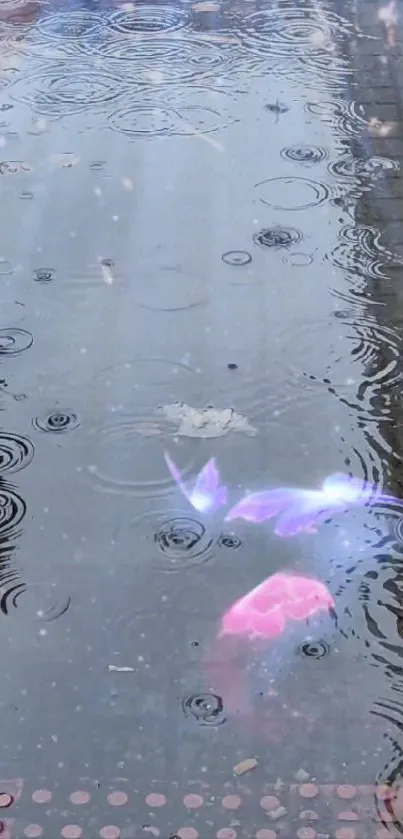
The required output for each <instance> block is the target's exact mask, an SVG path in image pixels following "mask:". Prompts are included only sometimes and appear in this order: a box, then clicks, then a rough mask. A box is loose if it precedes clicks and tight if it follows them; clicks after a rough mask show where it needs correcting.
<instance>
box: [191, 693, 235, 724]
mask: <svg viewBox="0 0 403 839" xmlns="http://www.w3.org/2000/svg"><path fill="white" fill-rule="evenodd" d="M182 711H183V713H184V714H185V717H193V718H194V719H195V720H196V722H197V723H198V724H199V725H207V726H216V725H222V724H223V723H224V722H225V720H226V717H225V713H224V703H223V701H222V699H221V696H218V694H216V693H198V694H192V695H191V696H187V697H185V699H183V700H182Z"/></svg>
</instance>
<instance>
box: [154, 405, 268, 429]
mask: <svg viewBox="0 0 403 839" xmlns="http://www.w3.org/2000/svg"><path fill="white" fill-rule="evenodd" d="M160 410H162V412H163V414H164V415H165V417H166V418H167V419H168V420H172V421H173V422H177V423H178V428H177V430H176V434H178V435H179V436H180V437H223V436H224V435H225V434H229V432H230V431H234V432H242V433H243V434H247V435H248V436H250V437H254V436H255V435H256V434H257V429H256V428H254V426H253V425H251V424H250V422H249V420H248V418H247V417H244V416H243V415H242V414H238V413H237V412H236V411H234V409H233V408H222V409H220V408H213V407H212V406H211V405H209V406H208V407H207V408H192V406H191V405H187V404H186V402H173V403H172V404H171V405H164V406H163V407H162V408H161V409H160Z"/></svg>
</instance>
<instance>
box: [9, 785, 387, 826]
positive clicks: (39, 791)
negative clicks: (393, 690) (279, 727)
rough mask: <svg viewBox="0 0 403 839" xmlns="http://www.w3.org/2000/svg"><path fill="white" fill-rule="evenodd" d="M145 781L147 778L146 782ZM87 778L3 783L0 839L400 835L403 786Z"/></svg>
mask: <svg viewBox="0 0 403 839" xmlns="http://www.w3.org/2000/svg"><path fill="white" fill-rule="evenodd" d="M142 786H143V783H142ZM256 789H257V788H256V787H255V788H254V790H253V792H252V790H251V788H250V787H248V779H247V777H242V778H239V779H236V780H234V781H231V782H228V783H225V784H223V785H222V787H221V789H216V788H214V787H213V786H212V785H209V784H208V783H205V782H204V781H198V782H196V781H194V782H190V783H189V784H188V785H187V786H186V788H184V787H181V785H179V784H178V783H175V782H174V781H172V782H171V783H167V782H161V783H160V782H157V781H153V782H152V783H151V784H148V788H147V786H146V785H145V784H144V789H143V790H142V791H140V789H139V782H138V779H137V782H136V781H134V782H133V781H129V780H128V779H124V778H119V779H116V780H115V781H114V782H111V783H110V784H109V785H104V784H102V785H101V784H100V783H99V782H95V781H91V780H90V779H88V778H87V779H83V778H81V779H80V783H79V784H77V788H76V789H71V790H62V789H61V786H60V785H58V786H57V787H55V789H52V788H51V786H50V785H49V786H47V787H39V786H38V787H37V788H35V787H32V785H31V784H30V782H28V781H27V782H24V780H23V779H22V778H17V779H12V780H8V781H1V782H0V817H1V821H0V837H1V839H23V838H24V837H27V839H39V837H44V839H46V837H48V839H51V837H52V839H56V837H63V839H81V837H83V839H92V838H93V837H94V839H95V837H101V839H141V837H144V839H151V838H152V837H161V839H238V837H243V839H246V838H247V837H248V838H249V839H395V837H396V838H397V837H399V836H402V835H403V831H402V829H401V828H400V827H399V825H400V824H402V823H403V787H402V788H401V789H399V788H397V789H392V788H391V787H386V786H369V785H360V784H358V785H353V784H341V785H337V784H322V785H321V784H317V783H303V784H295V783H294V784H281V785H279V784H278V783H277V784H275V785H274V784H263V786H260V787H259V788H258V789H259V791H258V793H256Z"/></svg>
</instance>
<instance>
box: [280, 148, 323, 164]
mask: <svg viewBox="0 0 403 839" xmlns="http://www.w3.org/2000/svg"><path fill="white" fill-rule="evenodd" d="M280 154H281V157H283V158H284V159H285V160H291V161H292V162H293V163H304V164H314V163H320V161H321V160H325V158H326V157H327V156H328V153H327V151H326V149H323V148H322V147H321V146H304V145H295V146H287V147H286V148H284V149H281V152H280Z"/></svg>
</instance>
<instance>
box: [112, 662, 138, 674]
mask: <svg viewBox="0 0 403 839" xmlns="http://www.w3.org/2000/svg"><path fill="white" fill-rule="evenodd" d="M108 670H109V672H110V673H111V672H114V673H134V667H118V666H117V665H116V664H108Z"/></svg>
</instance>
